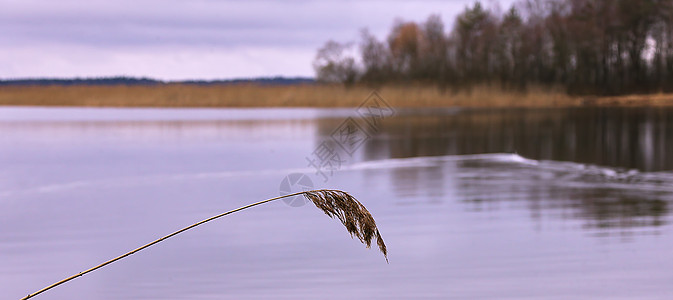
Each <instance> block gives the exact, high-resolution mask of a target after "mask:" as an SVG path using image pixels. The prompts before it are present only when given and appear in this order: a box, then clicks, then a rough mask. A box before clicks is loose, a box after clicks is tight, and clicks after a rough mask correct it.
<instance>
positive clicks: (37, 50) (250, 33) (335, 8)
mask: <svg viewBox="0 0 673 300" xmlns="http://www.w3.org/2000/svg"><path fill="white" fill-rule="evenodd" d="M473 2H474V1H473V0H444V1H435V0H426V1H402V0H398V1H372V0H364V1H348V0H346V1H300V0H296V1H257V0H252V1H244V0H220V1H216V0H197V1H186V0H185V1H178V0H132V1H129V0H117V1H98V0H86V1H84V0H82V1H79V0H77V1H76V0H59V1H51V0H43V1H37V0H0V78H2V79H8V78H28V77H30V78H34V77H76V76H79V77H95V76H117V75H125V76H136V77H140V76H143V77H152V78H157V79H163V80H181V79H229V78H242V77H258V76H276V75H282V76H313V69H312V67H311V62H312V60H313V58H314V56H315V52H316V49H317V48H319V47H320V46H322V45H323V44H324V43H325V42H326V41H327V40H329V39H333V40H336V41H339V42H346V41H357V39H358V36H359V30H360V29H361V28H365V27H367V28H369V29H370V31H372V32H373V33H374V34H375V35H377V36H378V37H379V38H381V39H382V38H384V37H385V36H386V35H387V33H388V31H389V29H390V27H391V25H392V23H393V20H394V19H395V18H401V19H403V20H413V21H418V22H422V21H423V20H425V19H426V18H427V16H429V15H430V14H432V13H436V14H439V15H441V16H442V19H443V20H444V22H445V25H446V27H447V30H448V28H450V27H451V26H452V23H453V20H454V18H455V16H456V15H457V14H458V13H460V12H461V11H462V10H464V9H465V6H466V5H468V4H470V5H471V4H472V3H473ZM482 2H485V3H491V2H493V0H491V1H482ZM511 2H512V0H506V1H501V6H502V7H503V8H506V7H507V6H508V5H509V4H510V3H511ZM486 5H487V6H490V5H493V4H492V3H491V4H486Z"/></svg>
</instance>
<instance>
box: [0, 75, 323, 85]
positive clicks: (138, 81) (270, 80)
mask: <svg viewBox="0 0 673 300" xmlns="http://www.w3.org/2000/svg"><path fill="white" fill-rule="evenodd" d="M314 82H315V80H314V79H313V78H308V77H280V76H277V77H256V78H241V79H223V80H182V81H162V80H157V79H151V78H145V77H143V78H136V77H124V76H118V77H99V78H29V79H6V80H0V86H31V85H59V86H68V85H79V86H81V85H96V86H107V85H127V86H131V85H142V86H148V85H161V84H169V83H176V84H190V85H230V84H248V83H249V84H258V85H293V84H313V83H314Z"/></svg>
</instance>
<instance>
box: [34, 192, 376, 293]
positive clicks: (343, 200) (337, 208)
mask: <svg viewBox="0 0 673 300" xmlns="http://www.w3.org/2000/svg"><path fill="white" fill-rule="evenodd" d="M298 195H303V196H304V197H306V199H308V200H310V201H311V202H313V204H314V205H315V206H316V207H318V208H319V209H321V210H322V211H323V212H324V213H325V214H327V215H328V216H329V217H330V218H337V219H339V220H340V221H341V223H343V224H344V226H346V229H347V230H348V232H349V233H350V234H351V237H353V236H355V237H357V238H358V239H359V240H360V241H361V242H362V243H363V244H365V245H366V246H367V248H369V247H370V246H371V243H372V240H374V239H376V243H377V245H378V247H379V250H380V251H381V253H383V256H384V257H385V258H386V262H387V261H388V252H387V249H386V245H385V243H384V242H383V238H381V234H380V233H379V230H378V228H377V227H376V222H374V218H373V217H372V215H371V213H369V211H368V210H367V208H365V206H364V205H362V203H360V201H358V200H357V199H355V198H354V197H353V196H351V195H350V194H348V193H346V192H344V191H340V190H325V189H322V190H311V191H304V192H297V193H293V194H287V195H283V196H279V197H275V198H271V199H266V200H263V201H259V202H255V203H252V204H248V205H246V206H242V207H239V208H237V209H234V210H230V211H227V212H224V213H221V214H219V215H216V216H213V217H210V218H208V219H205V220H203V221H200V222H197V223H194V224H192V225H189V226H187V227H185V228H182V229H180V230H178V231H175V232H173V233H171V234H169V235H166V236H163V237H161V238H159V239H157V240H154V241H153V242H150V243H148V244H145V245H143V246H140V247H138V248H136V249H133V250H131V251H129V252H126V253H124V254H122V255H120V256H117V257H115V258H113V259H110V260H108V261H106V262H104V263H102V264H99V265H97V266H95V267H92V268H90V269H87V270H85V271H82V272H79V273H77V274H75V275H72V276H70V277H68V278H65V279H63V280H60V281H58V282H55V283H53V284H51V285H49V286H47V287H45V288H43V289H41V290H39V291H37V292H35V293H32V294H28V296H26V297H23V298H21V300H25V299H29V298H32V297H35V296H37V295H39V294H41V293H43V292H46V291H48V290H50V289H52V288H55V287H57V286H59V285H61V284H64V283H66V282H68V281H70V280H73V279H75V278H77V277H81V276H83V275H85V274H87V273H90V272H93V271H95V270H98V269H100V268H102V267H105V266H107V265H109V264H111V263H113V262H116V261H118V260H121V259H123V258H125V257H127V256H130V255H132V254H134V253H136V252H138V251H140V250H143V249H145V248H148V247H150V246H153V245H155V244H158V243H160V242H162V241H164V240H166V239H168V238H171V237H173V236H176V235H178V234H180V233H183V232H185V231H187V230H190V229H192V228H194V227H196V226H199V225H202V224H204V223H207V222H210V221H213V220H215V219H218V218H221V217H224V216H226V215H229V214H232V213H235V212H238V211H241V210H244V209H247V208H251V207H253V206H257V205H260V204H264V203H268V202H271V201H275V200H278V199H283V198H287V197H293V196H298Z"/></svg>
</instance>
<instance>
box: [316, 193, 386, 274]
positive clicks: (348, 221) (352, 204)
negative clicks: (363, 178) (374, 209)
mask: <svg viewBox="0 0 673 300" xmlns="http://www.w3.org/2000/svg"><path fill="white" fill-rule="evenodd" d="M304 197H306V199H308V200H310V201H311V202H313V204H315V206H316V207H317V208H319V209H321V210H322V211H323V212H324V213H325V214H326V215H328V216H329V217H330V218H336V219H339V221H341V223H343V224H344V226H346V230H348V233H350V234H351V237H353V236H354V237H357V238H358V239H359V240H360V242H362V243H363V244H365V245H366V246H367V248H370V247H371V245H372V241H373V240H374V239H376V244H377V245H378V247H379V250H381V253H383V256H384V257H385V258H386V262H388V251H387V250H386V244H385V243H384V242H383V238H382V237H381V234H380V233H379V229H378V228H377V227H376V222H375V221H374V217H372V214H371V213H369V211H368V210H367V208H365V206H364V205H362V203H360V201H358V200H357V199H355V197H353V196H351V195H350V194H348V193H346V192H344V191H339V190H318V191H310V192H305V193H304Z"/></svg>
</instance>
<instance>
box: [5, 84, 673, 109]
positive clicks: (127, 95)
mask: <svg viewBox="0 0 673 300" xmlns="http://www.w3.org/2000/svg"><path fill="white" fill-rule="evenodd" d="M374 90H377V91H378V92H379V94H380V95H381V96H382V97H383V98H384V99H385V100H386V101H387V102H388V103H389V104H390V105H392V106H395V107H567V106H581V105H639V106H640V105H655V106H667V105H673V94H652V95H628V96H618V97H587V96H581V97H578V96H569V95H567V94H566V93H564V92H562V91H557V90H553V89H549V88H535V87H533V88H529V89H528V90H527V91H526V92H515V91H503V90H502V89H499V88H497V87H491V86H477V87H474V88H472V89H471V90H469V91H468V90H466V89H465V90H462V91H458V92H454V91H451V90H450V89H447V90H440V89H438V88H437V87H436V86H431V85H386V86H383V87H380V88H377V89H375V88H372V87H367V86H355V87H348V88H347V87H344V86H341V85H321V84H300V85H259V84H231V85H191V84H161V85H131V86H127V85H110V86H103V85H99V86H96V85H91V86H87V85H74V86H59V85H51V86H1V87H0V105H31V106H92V107H103V106H107V107H355V106H358V105H360V104H361V103H362V102H363V101H364V100H365V99H366V98H367V96H369V95H370V94H371V92H372V91H374Z"/></svg>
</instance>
